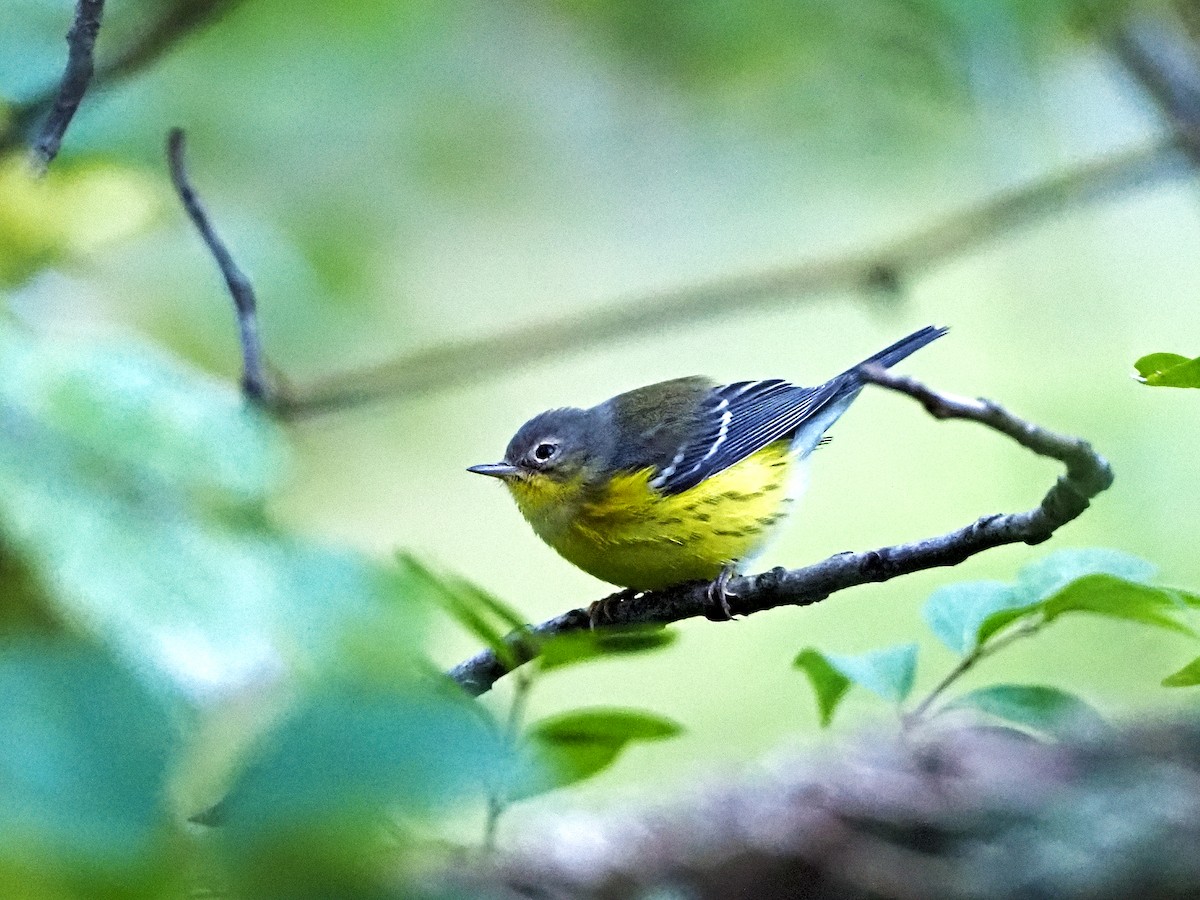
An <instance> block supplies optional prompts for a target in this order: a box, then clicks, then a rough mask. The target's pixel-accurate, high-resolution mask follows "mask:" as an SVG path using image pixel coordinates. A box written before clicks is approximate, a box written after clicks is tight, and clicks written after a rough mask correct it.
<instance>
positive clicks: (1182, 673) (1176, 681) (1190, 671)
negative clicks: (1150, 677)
mask: <svg viewBox="0 0 1200 900" xmlns="http://www.w3.org/2000/svg"><path fill="white" fill-rule="evenodd" d="M1162 683H1163V687H1192V686H1193V685H1197V684H1200V657H1197V658H1196V659H1193V660H1192V661H1191V662H1190V663H1188V664H1187V665H1186V666H1184V667H1183V668H1182V669H1180V670H1179V671H1178V672H1175V673H1174V674H1172V675H1168V676H1167V677H1166V678H1164V679H1163V681H1162Z"/></svg>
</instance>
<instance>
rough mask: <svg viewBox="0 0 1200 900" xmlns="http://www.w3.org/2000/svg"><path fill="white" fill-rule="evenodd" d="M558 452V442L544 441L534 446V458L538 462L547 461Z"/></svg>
mask: <svg viewBox="0 0 1200 900" xmlns="http://www.w3.org/2000/svg"><path fill="white" fill-rule="evenodd" d="M557 452H558V444H551V443H549V442H544V443H541V444H538V445H537V446H536V447H534V448H533V458H534V459H536V460H537V461H538V462H546V461H547V460H548V459H550V458H551V457H553V456H554V454H555V453H557Z"/></svg>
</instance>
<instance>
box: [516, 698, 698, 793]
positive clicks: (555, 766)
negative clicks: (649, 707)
mask: <svg viewBox="0 0 1200 900" xmlns="http://www.w3.org/2000/svg"><path fill="white" fill-rule="evenodd" d="M682 731H683V728H682V727H681V726H680V725H679V724H678V723H676V722H673V721H672V720H670V719H667V718H664V717H662V716H658V715H655V714H654V713H649V712H644V711H642V710H633V709H617V708H608V707H597V708H594V709H581V710H574V711H572V712H568V713H563V714H561V715H558V716H553V717H551V718H549V719H543V720H542V721H540V722H537V723H535V724H534V725H532V726H531V727H530V728H529V731H528V733H527V734H526V738H525V740H526V752H527V753H528V754H529V756H530V757H531V762H532V764H531V765H530V766H528V767H527V768H526V770H525V772H524V776H523V777H522V778H521V779H520V780H518V781H517V782H516V783H515V784H514V785H513V787H512V789H511V790H510V794H509V796H510V799H520V798H523V797H530V796H533V795H535V794H540V793H544V792H546V791H549V790H553V789H555V788H560V787H565V786H566V785H569V784H574V783H576V782H579V781H583V780H585V779H587V778H591V777H592V776H593V775H595V774H596V773H598V772H601V771H603V770H604V769H606V768H608V766H610V765H611V764H612V763H613V761H614V760H616V758H617V757H618V756H619V755H620V754H621V752H622V751H623V750H624V749H625V748H626V747H627V746H628V745H629V744H630V743H634V742H644V741H661V740H666V739H667V738H672V737H675V736H677V735H679V734H680V733H682Z"/></svg>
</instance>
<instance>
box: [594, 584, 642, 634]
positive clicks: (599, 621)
mask: <svg viewBox="0 0 1200 900" xmlns="http://www.w3.org/2000/svg"><path fill="white" fill-rule="evenodd" d="M640 593H641V591H639V590H637V589H636V588H625V589H624V590H621V591H617V592H616V593H615V594H609V595H608V596H607V597H601V598H600V599H599V600H597V601H596V602H595V603H593V604H592V605H591V606H589V607H588V620H589V621H590V622H591V627H592V628H599V627H601V626H604V625H611V624H612V622H613V618H614V615H613V610H614V609H615V608H616V607H617V606H619V605H620V604H621V603H623V602H624V601H626V600H632V599H633V598H634V597H636V596H637V595H638V594H640Z"/></svg>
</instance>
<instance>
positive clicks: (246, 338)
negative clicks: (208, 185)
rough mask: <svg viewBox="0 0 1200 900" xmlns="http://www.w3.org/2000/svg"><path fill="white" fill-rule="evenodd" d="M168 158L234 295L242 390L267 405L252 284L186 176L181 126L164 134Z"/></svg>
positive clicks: (194, 220) (187, 206)
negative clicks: (240, 346)
mask: <svg viewBox="0 0 1200 900" xmlns="http://www.w3.org/2000/svg"><path fill="white" fill-rule="evenodd" d="M167 161H168V163H169V165H170V168H171V181H172V183H173V184H174V185H175V190H176V192H177V193H178V194H179V199H180V201H181V202H182V203H183V208H184V209H185V210H186V211H187V214H188V217H189V218H190V219H191V220H192V224H193V225H195V226H196V230H197V231H199V232H200V236H201V237H202V238H203V239H204V243H205V244H206V245H207V246H208V249H209V252H210V253H212V255H213V258H214V259H215V260H216V262H217V266H218V267H220V269H221V274H222V275H223V276H225V285H226V287H228V288H229V294H230V296H231V297H232V298H233V306H234V309H235V311H236V312H237V320H238V336H239V338H240V340H241V345H242V391H243V393H245V395H246V396H247V397H248V398H250V400H252V401H254V402H255V403H259V404H263V405H268V406H269V405H270V403H271V395H270V391H269V386H268V381H267V376H266V371H265V368H264V365H263V354H262V344H261V340H260V338H259V332H258V310H257V304H256V302H255V299H254V287H253V286H252V285H251V284H250V279H248V278H247V277H246V275H245V273H244V272H242V270H241V269H239V268H238V265H237V263H236V262H234V260H233V256H232V255H231V254H230V253H229V250H228V248H226V246H225V244H224V243H223V242H222V241H221V239H220V238H219V237H217V233H216V231H215V230H214V229H213V227H212V223H211V222H210V221H209V218H208V213H207V212H205V210H204V206H203V205H202V204H201V202H200V198H199V196H197V194H196V191H195V190H194V189H193V188H192V185H191V182H190V181H189V180H188V175H187V169H186V167H185V165H184V135H183V130H182V129H179V128H172V129H171V131H170V132H169V133H168V134H167Z"/></svg>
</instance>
